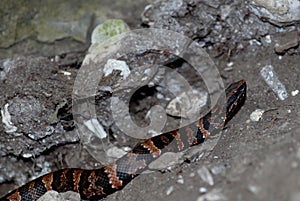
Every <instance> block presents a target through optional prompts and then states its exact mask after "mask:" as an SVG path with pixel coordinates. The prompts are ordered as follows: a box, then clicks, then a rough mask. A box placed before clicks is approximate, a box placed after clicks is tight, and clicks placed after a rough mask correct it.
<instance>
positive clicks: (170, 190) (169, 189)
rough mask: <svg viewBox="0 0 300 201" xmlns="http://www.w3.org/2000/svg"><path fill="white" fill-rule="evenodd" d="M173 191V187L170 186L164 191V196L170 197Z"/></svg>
mask: <svg viewBox="0 0 300 201" xmlns="http://www.w3.org/2000/svg"><path fill="white" fill-rule="evenodd" d="M173 191H174V186H170V187H169V188H168V189H167V190H166V195H170V194H171V193H172V192H173Z"/></svg>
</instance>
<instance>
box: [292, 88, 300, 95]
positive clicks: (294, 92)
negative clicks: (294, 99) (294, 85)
mask: <svg viewBox="0 0 300 201" xmlns="http://www.w3.org/2000/svg"><path fill="white" fill-rule="evenodd" d="M298 93H299V90H298V89H297V90H295V91H292V93H291V94H292V96H296V95H298Z"/></svg>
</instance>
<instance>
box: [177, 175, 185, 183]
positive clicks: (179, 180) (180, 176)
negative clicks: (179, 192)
mask: <svg viewBox="0 0 300 201" xmlns="http://www.w3.org/2000/svg"><path fill="white" fill-rule="evenodd" d="M177 183H179V184H184V180H183V176H182V175H178V179H177Z"/></svg>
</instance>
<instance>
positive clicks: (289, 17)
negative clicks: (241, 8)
mask: <svg viewBox="0 0 300 201" xmlns="http://www.w3.org/2000/svg"><path fill="white" fill-rule="evenodd" d="M250 9H251V11H252V12H253V13H254V14H255V15H257V16H258V17H259V18H261V19H265V20H267V21H269V22H271V23H273V24H275V25H277V26H284V25H290V24H295V23H296V22H298V21H300V1H298V0H253V1H252V2H251V4H250Z"/></svg>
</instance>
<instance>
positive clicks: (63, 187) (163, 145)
mask: <svg viewBox="0 0 300 201" xmlns="http://www.w3.org/2000/svg"><path fill="white" fill-rule="evenodd" d="M246 88H247V86H246V82H245V81H244V80H240V81H238V82H235V83H233V84H231V85H230V86H229V87H228V88H227V89H226V100H223V99H221V98H220V99H219V100H218V104H217V105H216V106H215V107H214V108H213V109H212V110H211V111H210V112H208V114H206V115H205V116H204V117H202V118H201V119H199V120H198V121H196V122H194V123H192V124H190V125H188V126H185V127H183V128H180V129H177V130H174V131H171V132H167V133H163V134H161V135H158V136H155V137H153V138H151V139H148V140H146V141H144V142H142V143H139V144H137V145H136V146H135V147H134V148H133V149H132V151H130V152H128V153H127V154H126V155H125V156H123V157H122V158H120V159H118V160H117V161H116V162H114V163H112V164H110V165H108V166H105V167H102V168H100V169H94V170H83V169H77V168H66V169H61V170H57V171H54V172H50V173H48V174H46V175H44V176H41V177H39V178H37V179H35V180H33V181H31V182H28V183H27V184H25V185H23V186H21V187H19V188H17V189H16V190H13V191H12V192H10V193H8V194H7V195H5V196H4V197H3V198H1V199H0V200H1V201H33V200H37V199H38V198H40V197H41V196H42V195H43V194H45V193H46V192H47V191H49V190H55V191H58V192H66V191H75V192H78V193H79V194H80V196H81V198H82V199H84V200H100V199H101V198H104V197H106V196H107V195H109V194H112V193H114V192H115V191H117V190H120V189H122V188H123V187H124V186H125V185H126V184H128V183H129V182H130V181H131V180H132V179H133V178H135V177H136V176H137V175H139V174H140V173H141V172H143V171H144V170H145V169H147V166H148V165H149V164H150V163H151V162H152V161H154V160H155V159H157V158H158V157H159V156H160V155H161V154H163V153H164V152H166V151H173V152H178V151H182V150H184V149H186V148H188V147H190V146H193V145H197V144H200V143H202V142H203V141H204V140H205V138H207V137H208V136H209V135H211V134H212V133H214V132H217V131H219V130H220V129H222V128H223V126H224V124H225V123H226V122H227V121H228V120H230V119H231V117H232V116H233V115H234V114H235V113H236V112H237V111H238V109H239V108H240V107H241V105H242V104H243V102H244V101H245V98H246Z"/></svg>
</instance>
